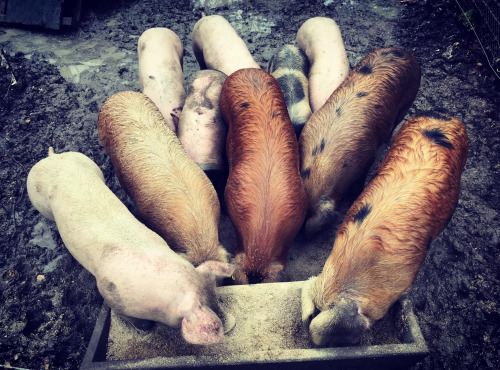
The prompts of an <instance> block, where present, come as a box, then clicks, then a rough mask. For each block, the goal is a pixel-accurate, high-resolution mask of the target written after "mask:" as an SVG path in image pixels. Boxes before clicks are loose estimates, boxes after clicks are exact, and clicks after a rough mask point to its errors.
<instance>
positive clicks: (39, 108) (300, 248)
mask: <svg viewBox="0 0 500 370" xmlns="http://www.w3.org/2000/svg"><path fill="white" fill-rule="evenodd" d="M100 3H104V2H100ZM100 3H99V2H97V1H91V2H84V4H85V6H86V8H84V10H83V14H82V24H81V26H80V27H79V28H78V29H77V30H66V31H63V32H60V33H54V32H50V33H49V32H45V31H43V30H25V29H22V28H13V27H10V26H9V27H7V26H2V27H1V28H0V43H1V45H2V48H3V50H4V54H5V56H6V60H7V62H8V64H9V66H10V67H11V69H10V70H9V69H7V68H6V66H5V65H2V67H0V100H1V104H0V161H1V162H0V180H1V184H2V192H1V197H2V198H1V207H0V235H1V236H2V237H1V239H0V242H1V245H0V286H1V292H2V297H1V302H2V304H1V305H0V323H1V324H0V365H7V364H11V365H12V366H16V367H21V368H30V369H47V368H65V369H66V368H68V369H69V368H76V367H78V366H79V364H80V362H81V360H82V358H83V355H84V353H85V350H86V346H87V344H88V341H89V339H90V335H91V332H92V329H93V327H94V325H95V321H96V318H97V315H98V312H99V309H100V307H101V304H102V298H101V297H100V295H99V293H98V291H97V288H96V284H95V279H94V278H93V276H92V275H90V273H88V272H87V271H86V270H84V269H83V268H82V266H80V265H79V264H78V263H77V262H76V261H75V260H74V259H73V258H72V257H71V255H70V254H69V253H68V251H67V250H66V248H65V247H64V245H63V243H62V241H61V239H60V237H59V234H58V232H57V228H56V227H55V225H54V223H52V222H50V221H48V220H45V219H43V217H42V216H41V215H40V214H39V213H38V212H37V211H36V210H35V209H34V208H33V207H32V206H31V203H30V201H29V199H28V196H27V193H26V176H27V174H28V172H29V170H30V168H31V167H32V166H33V165H34V164H35V163H36V162H37V161H39V160H40V159H42V158H43V157H45V156H46V155H47V150H48V147H49V146H53V147H54V148H55V150H56V152H61V151H67V150H74V151H80V152H82V153H84V154H86V155H88V156H89V157H90V158H92V159H93V160H94V161H95V162H96V163H97V164H98V165H99V166H100V167H101V169H102V170H103V172H104V174H105V177H106V183H107V184H108V185H109V186H110V188H111V189H112V190H113V191H114V192H115V193H116V194H117V195H118V196H119V197H120V199H122V200H123V201H124V202H125V204H127V206H128V207H129V208H130V209H131V210H133V205H132V203H131V202H130V200H129V199H128V198H127V196H126V195H125V193H124V192H123V190H122V189H121V188H120V186H119V184H118V182H117V180H116V177H115V175H114V173H113V170H112V166H111V163H110V160H109V158H108V157H107V155H106V153H105V151H104V149H103V148H102V147H101V145H100V144H99V142H98V139H97V130H96V123H97V114H98V110H99V108H100V106H101V105H102V103H103V102H104V100H105V99H106V98H107V97H109V96H110V95H112V94H114V93H116V92H118V91H122V90H136V91H138V90H139V83H138V67H137V55H136V47H137V40H138V37H139V36H140V35H141V33H142V32H143V31H144V30H146V29H147V28H150V27H169V28H171V29H172V30H173V31H174V32H176V33H177V34H178V35H179V37H180V38H181V40H182V42H183V44H184V49H185V57H184V75H185V77H186V78H187V77H188V76H189V75H191V74H192V73H193V72H194V71H196V70H198V65H197V63H196V60H195V58H194V55H193V53H192V50H191V40H190V33H191V30H192V27H193V25H194V23H195V22H196V20H197V19H198V17H199V14H200V10H201V9H202V8H201V7H200V6H199V4H200V3H201V2H200V1H193V2H190V1H186V0H179V1H175V2H163V1H155V0H143V1H135V0H134V1H132V0H127V1H114V2H109V3H108V4H109V5H106V6H104V5H102V4H100ZM206 3H207V4H208V3H210V2H208V1H207V2H206ZM212 3H216V2H212ZM219 3H221V2H219ZM225 3H226V4H227V5H225V6H223V7H220V8H218V9H215V10H214V9H211V8H210V7H208V6H207V7H205V10H206V12H207V14H214V13H218V14H221V15H223V16H225V17H226V18H227V19H228V20H229V21H230V22H231V23H232V24H233V26H234V27H235V29H236V30H237V31H238V32H239V34H240V35H241V37H242V38H243V39H244V40H245V41H246V42H247V45H248V48H249V50H250V52H251V53H252V54H253V55H254V58H255V59H256V61H257V62H258V63H259V64H260V65H261V66H262V67H265V66H266V65H267V62H268V61H269V59H270V57H271V55H272V54H273V53H274V51H275V50H276V48H277V47H279V46H281V45H282V44H284V43H289V42H292V41H293V40H294V38H295V34H296V32H297V29H298V28H299V27H300V25H301V24H302V23H303V22H304V21H305V20H306V19H308V18H310V17H313V16H328V17H331V18H333V19H335V20H336V21H337V22H338V23H339V25H340V28H341V30H342V34H343V37H344V42H345V47H346V51H347V55H348V58H349V61H350V64H351V66H354V65H355V64H356V63H357V62H358V61H359V60H360V59H361V58H362V57H363V56H364V55H366V54H367V53H369V52H370V51H372V50H374V49H376V48H379V47H383V46H399V47H402V48H404V49H406V50H408V51H409V52H411V53H413V54H414V55H415V56H416V57H417V59H418V60H419V62H420V63H421V65H422V83H421V87H420V91H419V93H418V95H417V99H416V100H415V103H414V104H413V106H412V108H411V109H410V111H409V114H408V116H407V117H406V118H409V117H410V116H413V115H415V114H416V113H420V112H423V111H428V110H436V109H438V110H443V109H444V110H447V111H448V112H450V113H451V114H453V115H455V116H456V117H457V118H459V119H460V120H462V121H463V122H464V123H465V125H466V127H467V132H468V135H469V139H470V152H469V157H468V161H467V165H466V168H465V171H464V174H463V177H462V192H461V197H460V200H459V203H458V206H457V209H456V212H455V214H454V216H453V218H452V219H451V221H450V223H449V224H448V226H447V228H446V229H445V230H444V232H443V233H441V235H440V236H439V237H438V238H437V239H436V240H435V241H434V242H433V243H432V245H431V246H430V249H429V252H428V255H427V258H426V261H425V263H424V265H423V266H422V268H421V270H420V272H419V274H418V278H417V280H416V282H415V283H414V285H413V287H412V289H411V291H410V292H409V297H410V299H411V300H412V302H413V304H414V310H415V313H416V315H417V318H418V321H419V324H420V326H421V328H422V331H423V334H424V337H425V339H426V340H427V342H428V344H429V347H430V351H431V354H430V356H429V357H427V358H426V359H425V360H423V361H422V362H420V363H419V364H417V365H416V366H415V367H414V369H441V368H454V369H472V368H475V369H479V368H481V369H485V368H491V369H497V368H500V360H499V357H500V356H499V353H498V348H500V333H499V328H500V326H499V325H498V323H499V322H500V308H499V302H500V300H499V293H500V292H499V290H500V284H499V276H498V271H499V268H500V254H499V250H500V249H499V234H500V227H499V226H500V220H499V215H498V212H499V210H500V204H499V203H500V197H499V195H500V194H499V192H500V187H499V186H498V184H499V183H500V176H499V172H500V166H499V163H500V160H499V157H500V130H499V114H498V113H499V111H498V107H499V106H500V82H499V80H498V79H496V78H495V76H494V74H493V72H492V71H491V69H490V68H489V67H488V63H487V60H486V58H485V57H484V55H483V53H482V51H481V48H480V46H479V43H478V42H477V40H476V39H475V37H474V35H473V34H472V33H470V32H468V31H467V29H466V27H465V26H463V24H462V23H461V21H460V20H459V16H460V10H459V9H458V7H457V6H456V3H455V2H454V1H452V0H441V1H430V0H414V1H391V2H390V6H388V5H387V3H388V2H382V1H368V0H360V1H352V0H350V1H342V2H339V1H309V2H302V1H288V2H278V1H276V2H268V1H263V0H257V1H246V2H244V1H232V2H231V1H225ZM10 71H12V73H13V74H14V76H15V78H16V80H17V84H15V85H13V86H11V85H10V83H11V74H10ZM381 154H383V153H381ZM379 161H380V158H379V160H378V161H377V162H376V163H375V164H374V166H373V168H372V170H371V173H373V171H374V169H375V168H376V166H377V165H378V163H379ZM352 200H353V199H350V198H348V199H346V200H345V202H344V204H343V205H342V207H341V209H340V212H339V213H340V217H339V222H340V220H341V219H342V216H343V215H344V213H345V211H346V210H347V208H348V207H349V203H350V202H352ZM223 222H226V223H227V222H228V221H227V218H226V216H225V215H223ZM337 226H338V224H336V225H333V227H332V229H331V230H330V231H329V232H326V233H324V234H322V235H319V236H318V237H317V238H316V239H315V240H313V241H310V242H307V243H306V242H304V241H303V240H302V239H301V236H300V235H299V236H298V238H297V240H296V241H295V243H294V245H293V246H292V249H291V251H290V256H289V261H288V265H287V278H288V279H289V280H304V279H306V278H308V277H310V276H312V275H316V274H317V273H319V272H320V270H321V267H322V265H323V263H324V261H325V259H326V256H327V255H328V254H329V252H330V248H331V246H332V245H333V239H334V236H335V230H336V227H337ZM221 234H222V237H221V238H222V239H225V240H226V242H225V243H226V246H227V248H228V249H229V250H230V251H234V230H232V229H230V228H223V229H221Z"/></svg>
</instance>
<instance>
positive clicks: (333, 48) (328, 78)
mask: <svg viewBox="0 0 500 370" xmlns="http://www.w3.org/2000/svg"><path fill="white" fill-rule="evenodd" d="M295 42H296V43H297V45H298V46H299V48H300V49H302V50H303V51H304V52H305V53H306V55H307V57H308V59H309V63H310V65H311V69H310V70H309V100H310V104H311V109H312V111H313V112H316V111H317V110H318V109H319V108H321V107H322V106H323V104H325V102H326V101H327V100H328V98H329V97H330V95H331V94H332V92H334V91H335V89H336V88H337V87H338V86H339V85H340V84H341V83H342V81H344V80H345V79H346V77H347V75H348V74H349V61H348V60H347V54H346V52H345V48H344V42H343V41H342V35H341V34H340V28H339V26H338V25H337V23H335V21H334V20H333V19H331V18H326V17H314V18H310V19H308V20H307V21H305V22H304V23H303V24H302V26H301V27H300V28H299V30H298V32H297V37H296V39H295Z"/></svg>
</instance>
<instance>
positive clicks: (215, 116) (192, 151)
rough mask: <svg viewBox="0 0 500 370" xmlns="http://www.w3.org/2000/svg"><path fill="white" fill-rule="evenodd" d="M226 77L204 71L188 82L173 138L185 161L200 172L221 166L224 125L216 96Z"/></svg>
mask: <svg viewBox="0 0 500 370" xmlns="http://www.w3.org/2000/svg"><path fill="white" fill-rule="evenodd" d="M226 77H227V76H226V75H225V74H224V73H222V72H219V71H215V70H210V69H207V70H202V71H198V72H196V73H194V74H193V75H192V76H191V77H190V78H189V80H188V88H187V98H186V101H185V104H184V108H183V110H182V113H181V116H180V119H179V126H178V130H177V137H178V138H179V141H180V142H181V144H182V147H183V148H184V150H185V151H186V153H187V155H188V156H189V158H191V159H192V160H193V161H194V162H195V163H196V164H197V165H198V166H200V168H201V169H203V170H204V171H208V170H222V169H223V167H224V160H225V149H224V145H225V142H226V135H227V126H226V123H225V122H224V120H223V119H222V116H221V114H220V109H219V97H220V92H221V89H222V84H223V83H224V81H225V80H226Z"/></svg>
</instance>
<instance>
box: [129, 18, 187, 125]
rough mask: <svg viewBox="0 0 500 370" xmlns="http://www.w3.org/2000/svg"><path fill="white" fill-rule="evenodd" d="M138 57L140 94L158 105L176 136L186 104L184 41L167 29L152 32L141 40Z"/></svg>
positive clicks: (145, 34) (159, 28)
mask: <svg viewBox="0 0 500 370" xmlns="http://www.w3.org/2000/svg"><path fill="white" fill-rule="evenodd" d="M137 54H138V56H139V82H140V85H141V92H142V93H144V94H145V95H146V96H148V97H149V98H150V99H151V100H152V101H153V103H155V105H156V106H157V107H158V109H159V110H160V112H161V114H162V115H163V117H164V118H165V122H166V123H167V125H168V127H170V129H172V131H174V132H177V125H178V124H179V117H180V114H181V111H182V107H183V105H184V101H185V100H186V91H185V90H184V76H183V74H182V58H183V56H184V50H183V48H182V42H181V40H180V39H179V37H178V36H177V35H176V34H175V32H173V31H171V30H170V29H168V28H162V27H157V28H150V29H147V30H146V31H144V32H143V33H142V35H141V37H139V42H138V43H137Z"/></svg>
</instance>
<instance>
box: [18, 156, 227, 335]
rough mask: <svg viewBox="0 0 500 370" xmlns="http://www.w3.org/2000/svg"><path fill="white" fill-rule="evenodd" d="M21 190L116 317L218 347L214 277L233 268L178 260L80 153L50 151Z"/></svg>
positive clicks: (97, 169)
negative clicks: (91, 279) (157, 326)
mask: <svg viewBox="0 0 500 370" xmlns="http://www.w3.org/2000/svg"><path fill="white" fill-rule="evenodd" d="M51 149H52V148H51ZM27 188H28V195H29V198H30V200H31V202H32V203H33V205H34V206H35V208H36V209H38V210H39V211H40V213H42V215H43V216H45V217H47V218H49V219H51V220H54V221H55V222H56V224H57V228H58V230H59V233H60V235H61V238H62V240H63V242H64V244H65V245H66V247H67V248H68V250H69V252H70V253H71V254H72V255H73V257H75V259H76V260H77V261H78V262H79V263H80V264H82V265H83V267H85V268H86V269H87V270H88V271H89V272H90V273H92V275H94V276H95V278H96V281H97V287H98V289H99V292H100V293H101V295H102V296H103V298H104V300H105V302H106V303H107V304H108V305H109V306H110V307H111V308H112V309H113V310H115V311H116V312H117V313H118V314H120V315H121V316H123V317H124V318H125V319H127V320H129V321H132V322H133V323H138V322H141V321H142V320H153V321H158V322H161V323H164V324H166V325H169V326H173V327H181V332H182V335H183V337H184V338H185V339H186V340H187V341H188V342H191V343H196V344H211V343H219V342H221V341H223V339H224V335H223V328H222V322H221V320H220V318H219V317H218V316H217V315H216V314H215V313H214V311H213V310H215V311H219V309H218V307H217V300H216V297H215V279H214V278H213V276H212V273H216V274H217V275H222V276H230V275H231V274H232V272H233V271H234V266H233V265H229V264H227V263H221V262H214V261H210V262H206V263H205V264H202V265H200V266H198V268H195V267H194V266H193V265H192V264H190V263H189V262H188V261H186V260H185V259H184V258H182V257H180V256H179V255H178V254H177V253H175V252H174V251H172V250H171V249H170V248H169V246H168V245H167V243H165V241H164V240H163V239H162V238H161V237H160V236H159V235H158V234H156V233H154V232H153V231H151V230H150V229H148V228H147V227H146V226H144V225H143V224H142V223H140V222H139V221H138V220H137V219H136V218H135V217H134V216H133V215H132V214H131V213H130V211H129V210H128V209H127V207H126V206H125V205H124V204H123V203H122V202H121V201H120V200H119V199H118V198H117V197H116V196H115V195H114V194H113V192H112V191H111V190H110V189H109V188H108V187H107V186H106V184H105V183H104V177H103V175H102V172H101V170H100V169H99V167H98V166H97V165H96V164H95V163H94V162H93V161H92V160H91V159H90V158H89V157H87V156H85V155H83V154H81V153H77V152H66V153H62V154H53V152H52V151H49V156H48V157H47V158H44V159H42V160H41V161H39V162H38V163H37V164H35V166H33V168H32V169H31V171H30V173H29V174H28V180H27Z"/></svg>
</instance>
